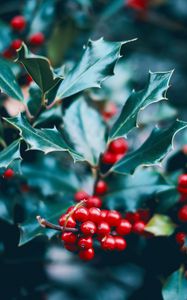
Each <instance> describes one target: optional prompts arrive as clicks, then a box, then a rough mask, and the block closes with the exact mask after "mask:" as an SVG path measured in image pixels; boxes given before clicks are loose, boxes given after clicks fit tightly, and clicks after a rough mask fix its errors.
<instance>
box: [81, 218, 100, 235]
mask: <svg viewBox="0 0 187 300" xmlns="http://www.w3.org/2000/svg"><path fill="white" fill-rule="evenodd" d="M81 231H82V233H83V234H85V235H93V234H95V233H96V226H95V224H94V223H93V222H91V221H86V222H84V223H82V225H81Z"/></svg>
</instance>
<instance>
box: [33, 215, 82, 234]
mask: <svg viewBox="0 0 187 300" xmlns="http://www.w3.org/2000/svg"><path fill="white" fill-rule="evenodd" d="M36 219H37V221H38V223H39V224H40V226H41V227H43V228H49V229H54V230H58V231H62V232H63V231H66V232H78V229H77V228H69V227H64V226H60V225H56V224H53V223H51V222H49V221H47V220H46V219H44V218H42V217H41V216H37V217H36Z"/></svg>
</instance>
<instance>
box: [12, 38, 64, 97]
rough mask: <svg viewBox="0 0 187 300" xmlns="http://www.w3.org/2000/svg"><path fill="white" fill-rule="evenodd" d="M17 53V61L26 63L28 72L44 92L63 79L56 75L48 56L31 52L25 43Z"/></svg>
mask: <svg viewBox="0 0 187 300" xmlns="http://www.w3.org/2000/svg"><path fill="white" fill-rule="evenodd" d="M17 54H18V57H17V61H19V62H20V63H22V64H23V65H24V67H25V68H26V70H27V72H28V73H29V74H30V75H31V77H32V78H33V80H34V81H35V82H36V84H37V85H38V86H39V87H40V89H41V90H42V92H43V93H44V94H45V93H46V92H47V91H49V90H50V89H51V88H53V87H54V86H55V85H56V84H57V83H58V82H59V81H60V80H62V78H60V77H59V76H56V74H55V73H54V72H53V70H52V67H51V66H50V62H49V60H48V59H47V58H46V57H44V56H39V55H34V54H32V53H29V51H28V49H27V46H26V45H25V44H24V43H23V44H22V47H21V48H20V49H18V51H17Z"/></svg>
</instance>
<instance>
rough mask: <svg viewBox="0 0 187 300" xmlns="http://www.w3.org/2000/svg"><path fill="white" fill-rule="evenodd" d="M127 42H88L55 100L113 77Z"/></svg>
mask: <svg viewBox="0 0 187 300" xmlns="http://www.w3.org/2000/svg"><path fill="white" fill-rule="evenodd" d="M125 43H127V42H107V41H104V40H103V38H101V39H99V40H97V41H91V40H89V41H88V44H87V47H86V48H85V50H84V54H83V56H82V58H81V60H80V62H79V63H78V64H77V65H76V66H75V67H74V68H73V69H72V70H71V71H70V72H69V73H68V74H67V76H66V77H65V78H64V80H63V82H62V83H61V85H60V87H59V90H58V92H57V98H58V99H61V98H65V97H69V96H71V95H73V94H76V93H78V92H80V91H83V90H85V89H88V88H91V87H100V86H101V82H102V81H103V80H105V79H106V78H107V77H109V76H112V75H114V67H115V64H116V62H117V60H118V59H119V58H120V49H121V46H122V45H123V44H125Z"/></svg>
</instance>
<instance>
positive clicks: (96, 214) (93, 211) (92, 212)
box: [89, 207, 101, 223]
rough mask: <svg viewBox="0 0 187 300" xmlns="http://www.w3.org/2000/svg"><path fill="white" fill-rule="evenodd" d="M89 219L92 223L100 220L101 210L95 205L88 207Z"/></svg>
mask: <svg viewBox="0 0 187 300" xmlns="http://www.w3.org/2000/svg"><path fill="white" fill-rule="evenodd" d="M89 220H90V221H92V222H94V223H99V222H100V220H101V211H100V209H99V208H97V207H91V208H90V209H89Z"/></svg>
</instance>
